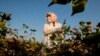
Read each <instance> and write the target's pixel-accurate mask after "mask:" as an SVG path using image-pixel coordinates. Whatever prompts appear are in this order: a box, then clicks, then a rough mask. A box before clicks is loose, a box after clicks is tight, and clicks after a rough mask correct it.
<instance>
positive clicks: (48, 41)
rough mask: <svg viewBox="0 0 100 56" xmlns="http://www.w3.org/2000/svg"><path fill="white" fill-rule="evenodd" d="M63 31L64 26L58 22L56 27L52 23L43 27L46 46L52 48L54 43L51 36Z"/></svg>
mask: <svg viewBox="0 0 100 56" xmlns="http://www.w3.org/2000/svg"><path fill="white" fill-rule="evenodd" d="M61 30H62V24H60V23H57V22H56V23H55V26H54V25H53V24H52V23H50V24H44V27H43V32H44V35H45V39H44V44H46V45H48V46H49V47H50V46H51V45H52V41H51V39H50V36H51V35H52V34H53V33H55V32H58V31H61Z"/></svg>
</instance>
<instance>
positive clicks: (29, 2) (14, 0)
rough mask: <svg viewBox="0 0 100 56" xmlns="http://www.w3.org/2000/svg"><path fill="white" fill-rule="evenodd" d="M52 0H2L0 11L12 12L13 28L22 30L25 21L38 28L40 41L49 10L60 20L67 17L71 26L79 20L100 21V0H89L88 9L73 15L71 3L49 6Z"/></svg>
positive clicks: (11, 22)
mask: <svg viewBox="0 0 100 56" xmlns="http://www.w3.org/2000/svg"><path fill="white" fill-rule="evenodd" d="M51 1H52V0H0V11H2V12H6V13H11V14H12V16H11V18H12V20H11V21H10V24H11V27H12V28H17V29H19V30H20V31H21V30H22V29H23V28H22V24H23V23H25V24H26V25H28V26H29V27H30V28H33V29H36V30H37V32H36V33H35V34H34V36H35V37H36V39H37V40H38V41H42V40H43V38H44V35H43V31H42V29H43V24H44V23H46V20H45V15H46V13H47V12H51V11H52V12H54V13H56V14H57V16H58V22H60V23H62V22H63V20H64V19H67V21H66V22H67V25H70V26H71V27H74V26H78V25H79V24H78V23H79V21H81V20H83V21H86V22H87V21H92V22H93V24H94V25H95V24H97V23H98V22H100V6H99V5H100V0H88V3H87V6H86V9H85V11H84V12H82V13H78V14H75V15H74V16H71V13H72V7H71V3H69V4H67V5H59V4H55V5H52V6H50V7H48V4H49V3H50V2H51Z"/></svg>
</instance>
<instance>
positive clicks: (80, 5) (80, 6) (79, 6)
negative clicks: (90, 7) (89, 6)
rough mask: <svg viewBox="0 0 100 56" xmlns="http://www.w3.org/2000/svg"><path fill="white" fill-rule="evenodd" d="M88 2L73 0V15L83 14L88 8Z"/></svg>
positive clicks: (85, 0)
mask: <svg viewBox="0 0 100 56" xmlns="http://www.w3.org/2000/svg"><path fill="white" fill-rule="evenodd" d="M86 3H87V0H72V15H74V14H76V13H80V12H83V11H84V10H85V7H86Z"/></svg>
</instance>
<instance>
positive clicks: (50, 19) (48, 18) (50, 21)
mask: <svg viewBox="0 0 100 56" xmlns="http://www.w3.org/2000/svg"><path fill="white" fill-rule="evenodd" d="M47 21H48V22H49V23H53V22H56V19H55V17H54V16H53V15H47Z"/></svg>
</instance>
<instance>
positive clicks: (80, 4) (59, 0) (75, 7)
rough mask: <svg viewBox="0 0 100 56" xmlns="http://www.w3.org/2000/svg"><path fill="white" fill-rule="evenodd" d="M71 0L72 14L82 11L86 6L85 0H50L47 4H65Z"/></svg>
mask: <svg viewBox="0 0 100 56" xmlns="http://www.w3.org/2000/svg"><path fill="white" fill-rule="evenodd" d="M71 1H72V14H71V15H72V16H73V15H74V14H76V13H80V12H83V11H84V10H85V7H86V3H87V0H52V2H51V3H50V4H49V5H48V6H51V5H54V4H60V5H66V4H68V3H70V2H71Z"/></svg>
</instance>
